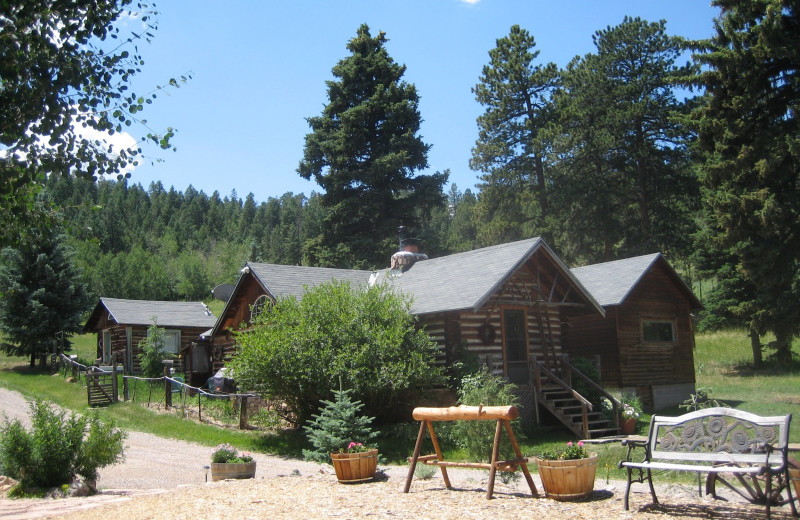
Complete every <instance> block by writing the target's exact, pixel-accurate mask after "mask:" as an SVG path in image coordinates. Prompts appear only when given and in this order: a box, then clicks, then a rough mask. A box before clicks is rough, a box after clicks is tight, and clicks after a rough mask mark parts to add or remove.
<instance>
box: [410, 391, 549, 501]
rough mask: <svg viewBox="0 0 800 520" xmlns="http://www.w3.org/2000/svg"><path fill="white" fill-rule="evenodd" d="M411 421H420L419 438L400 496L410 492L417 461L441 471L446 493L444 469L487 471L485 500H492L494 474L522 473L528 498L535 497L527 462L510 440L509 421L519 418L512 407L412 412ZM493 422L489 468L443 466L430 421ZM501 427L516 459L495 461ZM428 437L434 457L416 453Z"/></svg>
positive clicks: (472, 464)
mask: <svg viewBox="0 0 800 520" xmlns="http://www.w3.org/2000/svg"><path fill="white" fill-rule="evenodd" d="M411 415H412V416H413V417H414V419H415V420H417V421H420V425H419V435H418V436H417V444H416V446H414V456H413V457H411V458H409V459H408V462H410V463H411V466H410V467H409V468H408V477H406V487H405V489H404V490H403V493H408V491H409V489H411V479H412V478H414V470H416V468H417V461H420V462H422V463H423V464H427V465H431V466H439V467H440V468H441V469H442V478H443V479H444V485H445V487H447V489H452V486H451V485H450V479H449V478H448V476H447V468H448V467H457V468H477V469H488V470H489V485H488V487H487V489H486V498H492V494H493V493H494V477H495V474H496V473H497V470H500V471H517V469H522V473H523V474H524V475H525V480H527V481H528V486H529V487H530V488H531V494H532V495H533V496H535V497H538V496H539V493H538V492H537V491H536V484H534V483H533V479H532V478H531V474H530V472H529V471H528V459H527V458H525V457H523V456H522V452H521V451H520V449H519V444H517V439H516V437H514V431H513V430H512V429H511V421H512V420H514V419H516V418H517V416H518V415H519V412H518V411H517V407H516V406H451V407H450V408H414V411H413V412H412V414H411ZM495 419H496V420H497V428H495V432H494V446H493V448H492V461H491V462H490V463H489V464H486V463H481V462H447V461H445V460H444V457H442V450H441V448H439V440H438V439H437V438H436V432H435V431H433V423H434V421H486V420H495ZM503 427H505V430H506V432H508V440H509V441H510V442H511V447H512V448H513V449H514V453H515V454H516V455H517V458H516V459H511V460H497V459H498V457H499V454H500V432H501V431H502V430H503ZM426 429H427V430H428V432H429V433H430V434H431V441H432V442H433V449H434V450H436V454H435V455H422V456H420V454H419V452H420V449H421V448H422V441H423V440H424V439H425V430H426Z"/></svg>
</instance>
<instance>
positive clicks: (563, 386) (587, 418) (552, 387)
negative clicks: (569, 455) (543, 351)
mask: <svg viewBox="0 0 800 520" xmlns="http://www.w3.org/2000/svg"><path fill="white" fill-rule="evenodd" d="M552 368H555V369H556V370H558V371H559V372H560V375H559V374H556V373H555V371H553V370H551V369H549V368H548V367H547V366H545V364H544V363H541V362H535V363H534V384H535V393H536V399H537V401H538V404H540V405H541V406H542V407H543V408H545V409H546V410H548V411H549V412H550V413H551V414H552V415H553V416H554V417H555V418H557V419H558V420H559V421H560V422H561V423H562V424H563V425H564V426H566V427H567V428H568V429H569V430H570V431H571V432H572V433H574V434H575V435H576V436H577V437H578V438H580V439H594V438H598V437H605V436H609V435H618V434H619V433H620V429H619V411H620V408H621V406H622V405H621V403H620V402H619V401H618V400H617V399H616V398H614V397H613V396H612V395H610V394H609V393H608V392H606V391H605V390H604V389H603V388H602V387H600V386H599V385H597V384H596V383H595V382H594V381H592V380H591V379H589V377H587V376H586V375H585V374H583V373H582V372H580V371H579V370H578V369H577V368H575V367H574V366H572V365H571V364H569V362H568V361H567V360H566V359H561V360H559V363H558V366H557V367H552ZM574 378H577V379H581V380H582V381H583V382H584V383H586V384H587V385H589V386H591V387H592V388H594V389H595V390H597V391H599V392H600V393H601V394H602V395H603V396H604V397H605V398H606V399H608V400H609V401H610V402H611V404H612V406H613V412H612V418H611V419H609V418H607V417H606V416H605V415H604V414H603V413H602V412H601V411H600V410H595V409H594V406H593V405H592V403H590V402H589V401H588V400H587V399H586V398H585V397H583V396H582V395H580V394H579V393H578V392H576V391H575V390H574V389H573V388H572V384H571V381H572V380H573V379H574Z"/></svg>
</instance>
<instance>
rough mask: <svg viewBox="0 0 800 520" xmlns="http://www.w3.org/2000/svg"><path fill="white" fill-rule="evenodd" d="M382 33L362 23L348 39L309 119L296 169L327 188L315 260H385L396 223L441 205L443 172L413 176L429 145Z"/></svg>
mask: <svg viewBox="0 0 800 520" xmlns="http://www.w3.org/2000/svg"><path fill="white" fill-rule="evenodd" d="M386 42H387V39H386V36H385V34H384V33H383V32H380V33H378V35H377V36H375V37H373V36H371V35H370V32H369V27H368V26H367V25H366V24H364V25H362V26H361V27H359V28H358V31H357V34H356V37H355V38H353V39H352V40H350V41H349V42H348V44H347V49H348V50H349V51H350V52H351V55H350V56H348V57H347V58H344V59H342V60H340V61H339V63H337V64H336V66H334V67H333V70H332V72H333V76H334V77H335V78H337V79H336V80H333V81H328V82H327V86H328V100H329V102H328V104H327V105H326V106H325V108H324V109H323V111H322V115H321V116H317V117H310V118H308V123H309V126H310V127H311V130H312V132H311V133H310V134H308V135H306V139H305V150H304V154H303V160H302V161H300V165H299V168H298V173H299V174H300V175H301V176H302V177H303V178H305V179H311V178H312V177H313V178H314V180H315V181H316V182H317V184H319V185H320V186H321V187H322V188H323V189H324V190H325V193H324V194H323V195H322V205H323V206H324V207H325V208H326V209H327V210H328V214H327V216H326V221H325V226H324V227H323V232H322V235H321V236H319V237H317V238H316V239H315V240H313V241H312V242H311V243H309V244H307V250H306V252H305V256H306V257H307V258H309V259H310V260H311V261H312V262H313V263H315V264H317V265H330V266H339V267H378V266H385V265H386V264H387V262H388V258H389V256H390V254H391V249H392V246H393V244H395V243H396V233H397V231H396V230H397V227H398V226H399V225H401V224H405V225H408V226H412V227H413V226H415V225H416V224H417V222H416V215H418V214H419V212H420V211H422V210H424V209H426V208H432V207H434V206H436V205H438V204H442V203H443V200H442V194H441V192H442V186H443V185H444V183H445V182H446V181H447V176H446V175H445V174H442V173H434V174H432V175H416V176H415V172H416V171H418V170H422V169H424V168H426V167H427V166H428V158H427V156H428V149H429V148H430V146H429V145H427V144H425V143H424V142H423V141H422V139H421V137H420V136H419V135H418V132H419V128H420V122H421V118H420V114H419V110H418V105H419V96H418V95H417V90H416V88H415V87H414V85H412V84H409V83H406V82H405V81H403V80H402V77H403V74H404V73H405V70H406V69H405V66H401V65H398V64H396V63H395V62H394V60H393V59H392V58H391V57H390V56H389V53H388V52H387V51H386V48H385V47H384V45H385V44H386Z"/></svg>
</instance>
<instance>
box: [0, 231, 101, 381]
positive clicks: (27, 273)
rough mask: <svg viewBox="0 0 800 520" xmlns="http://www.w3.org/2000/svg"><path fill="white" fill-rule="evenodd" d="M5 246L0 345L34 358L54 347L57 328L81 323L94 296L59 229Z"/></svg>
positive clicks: (0, 259)
mask: <svg viewBox="0 0 800 520" xmlns="http://www.w3.org/2000/svg"><path fill="white" fill-rule="evenodd" d="M37 233H38V234H37V236H35V237H34V238H35V239H34V240H31V241H29V242H25V243H23V244H20V245H19V246H17V247H7V248H5V249H4V250H3V252H2V255H1V256H0V296H1V297H0V332H2V334H3V342H2V343H0V349H2V350H3V351H4V352H6V353H7V354H9V355H12V356H30V360H31V363H30V364H31V367H33V366H34V365H35V363H36V358H37V357H38V356H40V355H42V354H46V353H48V352H49V351H50V349H51V346H52V342H53V341H54V340H55V337H56V333H58V332H63V333H64V334H66V335H70V334H72V333H76V332H80V331H81V330H82V329H83V320H82V316H83V313H84V312H86V311H87V310H88V307H89V305H90V300H89V297H88V295H87V292H86V289H85V287H84V285H83V283H82V281H81V277H80V274H79V272H78V270H77V269H76V268H75V267H74V266H73V264H72V260H71V251H70V249H69V248H68V247H67V246H66V245H64V243H63V237H62V236H61V235H59V233H58V230H56V229H44V230H40V231H38V232H37Z"/></svg>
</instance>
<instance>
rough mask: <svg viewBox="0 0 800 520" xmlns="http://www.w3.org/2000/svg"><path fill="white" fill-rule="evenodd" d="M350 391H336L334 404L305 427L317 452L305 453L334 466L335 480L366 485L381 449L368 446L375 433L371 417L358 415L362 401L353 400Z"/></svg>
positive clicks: (372, 473) (311, 458)
mask: <svg viewBox="0 0 800 520" xmlns="http://www.w3.org/2000/svg"><path fill="white" fill-rule="evenodd" d="M350 392H351V390H341V389H340V390H334V391H333V394H334V397H335V399H334V400H333V401H324V400H323V401H322V403H323V404H324V405H325V406H324V407H323V408H322V409H321V410H320V413H319V415H313V416H312V417H314V420H313V421H311V422H310V423H309V424H308V425H307V426H305V427H304V429H305V431H306V434H307V436H308V440H309V441H310V442H311V444H312V445H313V446H314V447H315V449H314V450H303V456H304V457H305V458H307V459H309V460H316V461H317V462H328V461H330V462H331V463H332V464H333V469H334V470H335V471H336V478H337V479H338V480H339V482H342V483H354V482H365V481H368V480H372V479H373V478H374V477H375V472H376V471H377V464H378V450H377V448H373V447H370V446H368V445H367V442H368V441H370V440H372V439H373V438H374V437H375V435H376V433H375V432H373V431H372V429H371V428H370V426H369V425H370V424H371V423H372V420H373V418H372V417H364V416H362V415H361V414H360V413H359V412H360V410H361V408H362V407H363V406H364V405H363V404H362V403H361V401H352V400H351V399H350Z"/></svg>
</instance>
